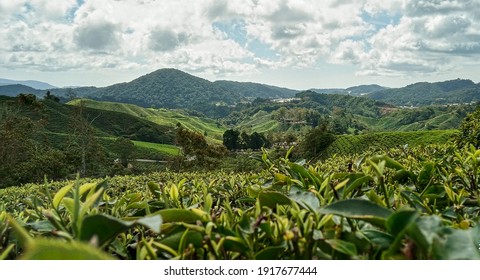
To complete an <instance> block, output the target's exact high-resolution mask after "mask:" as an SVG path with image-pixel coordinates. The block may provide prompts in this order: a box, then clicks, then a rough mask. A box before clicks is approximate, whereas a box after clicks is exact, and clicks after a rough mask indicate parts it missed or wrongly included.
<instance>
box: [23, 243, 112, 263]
mask: <svg viewBox="0 0 480 280" xmlns="http://www.w3.org/2000/svg"><path fill="white" fill-rule="evenodd" d="M22 259H23V260H113V258H112V257H111V256H109V255H108V254H106V253H105V252H103V251H100V250H99V249H97V248H95V247H92V246H91V245H88V244H86V243H81V242H78V241H71V242H65V241H63V240H59V239H36V240H35V241H34V242H32V243H31V244H29V246H27V249H26V252H25V254H24V255H23V256H22Z"/></svg>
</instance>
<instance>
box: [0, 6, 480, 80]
mask: <svg viewBox="0 0 480 280" xmlns="http://www.w3.org/2000/svg"><path fill="white" fill-rule="evenodd" d="M478 7H480V0H467V1H460V0H423V1H416V0H390V1H380V0H355V1H347V0H325V1H315V0H229V1H227V0H195V1H191V0H123V1H113V0H105V1H94V0H32V1H25V0H15V1H0V14H1V15H2V17H0V25H1V28H2V32H1V33H0V77H1V78H8V79H17V80H27V79H35V80H41V81H45V82H48V83H51V84H54V85H57V86H69V85H95V86H106V85H111V84H114V83H118V82H125V81H130V80H133V79H135V78H137V77H138V76H141V75H144V74H147V73H149V72H152V71H154V70H156V69H159V68H166V67H168V68H177V69H179V70H183V71H185V72H188V73H190V74H193V75H196V76H200V77H203V78H206V79H209V80H211V81H213V80H220V79H226V80H236V81H252V82H260V83H267V84H273V85H277V86H283V87H289V88H295V89H308V88H328V87H348V86H353V85H358V84H371V83H377V84H381V85H384V86H391V87H400V86H405V85H407V84H411V83H414V82H419V81H431V82H433V81H443V80H448V79H456V78H466V79H472V80H473V81H475V82H480V81H479V80H478V79H477V76H478V74H477V73H478V69H480V68H479V66H480V65H479V64H480V59H479V58H480V9H478Z"/></svg>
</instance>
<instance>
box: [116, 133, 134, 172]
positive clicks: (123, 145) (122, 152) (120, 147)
mask: <svg viewBox="0 0 480 280" xmlns="http://www.w3.org/2000/svg"><path fill="white" fill-rule="evenodd" d="M113 150H114V152H115V153H116V154H117V155H118V156H119V157H120V162H121V164H122V165H123V166H124V167H127V166H128V161H129V160H130V157H131V155H132V154H133V152H134V151H135V144H134V143H133V142H132V141H131V140H130V139H127V138H125V137H118V138H117V139H116V140H115V144H114V146H113Z"/></svg>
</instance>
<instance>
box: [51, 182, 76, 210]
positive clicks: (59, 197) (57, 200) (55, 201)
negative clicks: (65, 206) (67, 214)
mask: <svg viewBox="0 0 480 280" xmlns="http://www.w3.org/2000/svg"><path fill="white" fill-rule="evenodd" d="M72 188H73V184H70V185H67V186H65V187H63V188H61V189H60V190H58V192H57V193H56V194H55V196H54V197H53V201H52V204H53V208H55V209H57V210H58V206H60V202H61V201H62V199H63V198H64V197H65V195H67V193H68V192H69V191H70V190H71V189H72Z"/></svg>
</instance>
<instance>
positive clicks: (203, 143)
mask: <svg viewBox="0 0 480 280" xmlns="http://www.w3.org/2000/svg"><path fill="white" fill-rule="evenodd" d="M176 143H177V145H178V146H180V147H181V148H182V150H183V153H184V155H195V154H197V153H198V151H200V150H202V149H205V148H207V147H208V144H207V140H206V139H205V137H204V136H203V135H202V134H200V133H197V132H194V131H191V130H188V129H186V128H184V127H183V126H181V125H180V126H179V127H177V136H176Z"/></svg>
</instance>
